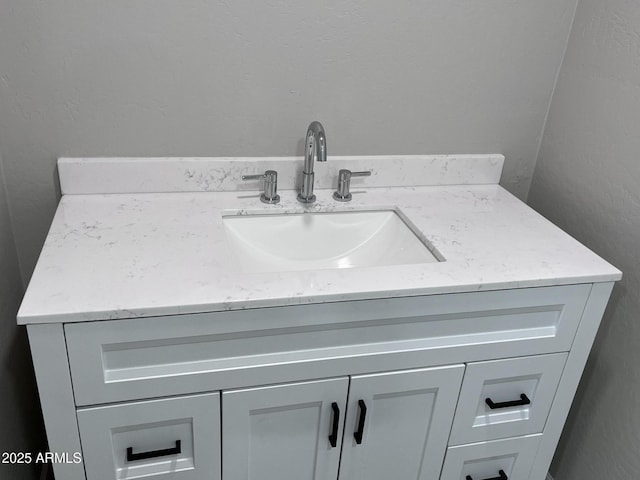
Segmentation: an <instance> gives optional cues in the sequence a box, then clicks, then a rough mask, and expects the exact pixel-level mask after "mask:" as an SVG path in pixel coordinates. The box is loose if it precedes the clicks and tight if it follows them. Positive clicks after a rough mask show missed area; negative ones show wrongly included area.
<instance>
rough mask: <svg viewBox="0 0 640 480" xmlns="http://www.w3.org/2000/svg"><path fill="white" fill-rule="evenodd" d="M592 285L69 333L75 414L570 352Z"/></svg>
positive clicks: (84, 326) (138, 322)
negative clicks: (79, 408)
mask: <svg viewBox="0 0 640 480" xmlns="http://www.w3.org/2000/svg"><path fill="white" fill-rule="evenodd" d="M590 289H591V286H590V285H570V286H561V287H541V288H528V289H517V290H505V291H496V292H481V293H465V294H449V295H431V296H423V297H407V298H392V299H382V300H367V301H350V302H337V303H325V304H316V305H298V306H290V307H278V308H264V309H255V310H240V311H230V312H217V313H211V314H198V315H180V316H174V317H159V318H140V319H131V320H114V321H102V322H88V323H77V324H67V325H65V336H66V340H67V348H68V353H69V361H70V367H71V377H72V382H73V387H74V394H75V399H76V403H77V405H95V404H100V403H108V402H117V401H126V400H134V399H143V398H152V397H157V396H168V395H178V394H185V393H195V392H207V391H211V390H222V389H230V388H242V387H248V386H252V385H266V384H271V383H283V382H292V381H303V380H306V379H308V378H320V377H327V378H328V377H336V376H341V375H350V374H354V375H358V374H365V373H370V372H374V371H380V372H382V371H391V370H405V369H412V368H422V367H430V366H438V365H447V364H453V363H462V362H473V361H479V360H490V359H497V358H506V357H516V356H522V355H534V354H544V353H552V352H562V351H568V350H569V349H570V348H571V343H572V341H573V338H574V336H575V332H576V330H577V327H578V324H579V321H580V317H581V314H582V311H583V309H584V305H585V303H586V299H587V297H588V295H589V292H590Z"/></svg>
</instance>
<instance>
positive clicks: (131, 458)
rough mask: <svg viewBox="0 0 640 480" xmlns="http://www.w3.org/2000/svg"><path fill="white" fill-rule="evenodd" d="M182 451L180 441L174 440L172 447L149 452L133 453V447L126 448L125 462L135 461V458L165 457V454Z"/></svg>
mask: <svg viewBox="0 0 640 480" xmlns="http://www.w3.org/2000/svg"><path fill="white" fill-rule="evenodd" d="M181 452H182V442H181V441H180V440H176V446H175V447H173V448H165V449H163V450H152V451H150V452H140V453H133V447H128V448H127V462H135V461H136V460H146V459H147V458H157V457H166V456H167V455H178V454H179V453H181Z"/></svg>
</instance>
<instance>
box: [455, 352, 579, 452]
mask: <svg viewBox="0 0 640 480" xmlns="http://www.w3.org/2000/svg"><path fill="white" fill-rule="evenodd" d="M567 355H568V354H567V353H556V354H552V355H539V356H534V357H522V358H511V359H507V360H494V361H489V362H478V363H470V364H468V365H467V369H466V371H465V376H464V380H463V382H462V389H461V390H460V397H459V399H458V407H457V409H456V415H455V418H454V421H453V428H452V430H451V437H450V439H449V444H450V445H461V444H464V443H474V442H480V441H483V440H494V439H497V438H505V437H515V436H520V435H527V434H531V433H540V432H542V430H543V429H544V425H545V423H546V421H547V416H548V415H549V410H550V409H551V404H552V403H553V398H554V396H555V393H556V389H557V388H558V383H559V382H560V376H561V375H562V370H563V368H564V364H565V362H566V360H567Z"/></svg>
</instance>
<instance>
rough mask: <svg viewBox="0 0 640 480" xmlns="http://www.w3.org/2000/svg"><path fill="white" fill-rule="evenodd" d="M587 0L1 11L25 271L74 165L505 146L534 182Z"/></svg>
mask: <svg viewBox="0 0 640 480" xmlns="http://www.w3.org/2000/svg"><path fill="white" fill-rule="evenodd" d="M576 1H577V0H536V1H531V0H491V1H483V2H479V1H478V0H430V1H428V2H420V1H415V0H397V1H388V0H367V1H362V0H346V1H345V0H325V1H322V2H316V3H313V4H310V3H309V2H300V1H294V0H266V1H255V0H234V1H223V0H208V1H202V0H180V1H175V0H136V1H130V0H109V1H98V0H56V1H48V2H47V1H40V0H20V1H12V0H0V11H1V12H2V14H1V15H0V65H2V69H1V70H0V143H1V144H2V146H3V154H4V157H5V163H6V175H7V180H8V187H9V195H10V199H11V205H12V207H13V208H14V212H13V218H14V228H15V232H16V237H17V240H18V241H17V244H18V250H19V257H20V260H21V265H22V267H23V273H24V275H25V277H28V276H29V275H30V272H31V270H32V268H33V266H34V264H35V261H36V258H37V253H38V252H39V249H40V247H41V244H42V241H43V239H44V236H45V234H46V230H47V227H48V225H49V222H50V220H51V217H52V213H53V211H54V207H55V204H56V202H57V191H56V187H55V180H54V179H55V168H54V162H55V159H56V157H58V156H61V155H83V156H95V155H134V156H135V155H141V156H145V155H146V156H148V155H209V156H216V155H264V154H267V155H291V154H301V151H302V149H301V140H302V137H303V136H304V133H305V129H306V126H307V125H308V123H309V122H310V121H311V120H313V119H316V118H317V119H319V120H321V121H322V122H323V123H324V124H325V127H326V129H327V136H328V145H329V153H330V154H390V153H397V154H412V153H413V154H417V153H487V152H490V153H503V154H505V155H506V156H507V163H506V167H505V174H504V177H503V184H504V185H505V186H506V187H507V188H508V189H510V190H511V191H512V192H514V193H516V194H517V195H519V196H520V197H524V196H525V195H526V192H527V190H528V187H529V182H530V178H531V173H532V171H533V166H534V162H535V159H536V155H537V149H538V145H539V139H540V136H541V132H542V127H543V122H544V118H545V115H546V112H547V107H548V104H549V98H550V95H551V91H552V88H553V83H554V80H555V77H556V72H557V69H558V67H559V65H560V62H561V59H562V54H563V50H564V46H565V44H566V40H567V37H568V34H569V29H570V24H571V20H572V17H573V13H574V11H575V4H576Z"/></svg>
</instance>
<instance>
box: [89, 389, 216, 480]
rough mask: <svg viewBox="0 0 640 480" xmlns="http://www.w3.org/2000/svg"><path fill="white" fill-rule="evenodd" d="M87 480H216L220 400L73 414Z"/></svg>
mask: <svg viewBox="0 0 640 480" xmlns="http://www.w3.org/2000/svg"><path fill="white" fill-rule="evenodd" d="M77 415H78V426H79V429H80V441H81V444H82V454H83V458H84V463H85V468H86V472H87V480H111V479H114V480H115V479H117V480H125V479H127V480H128V479H134V478H145V479H146V480H220V477H221V464H220V456H221V444H220V394H219V393H209V394H204V395H191V396H186V397H175V398H168V399H161V400H150V401H146V402H136V403H127V404H120V405H110V406H104V407H95V408H84V409H79V410H78V412H77Z"/></svg>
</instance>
